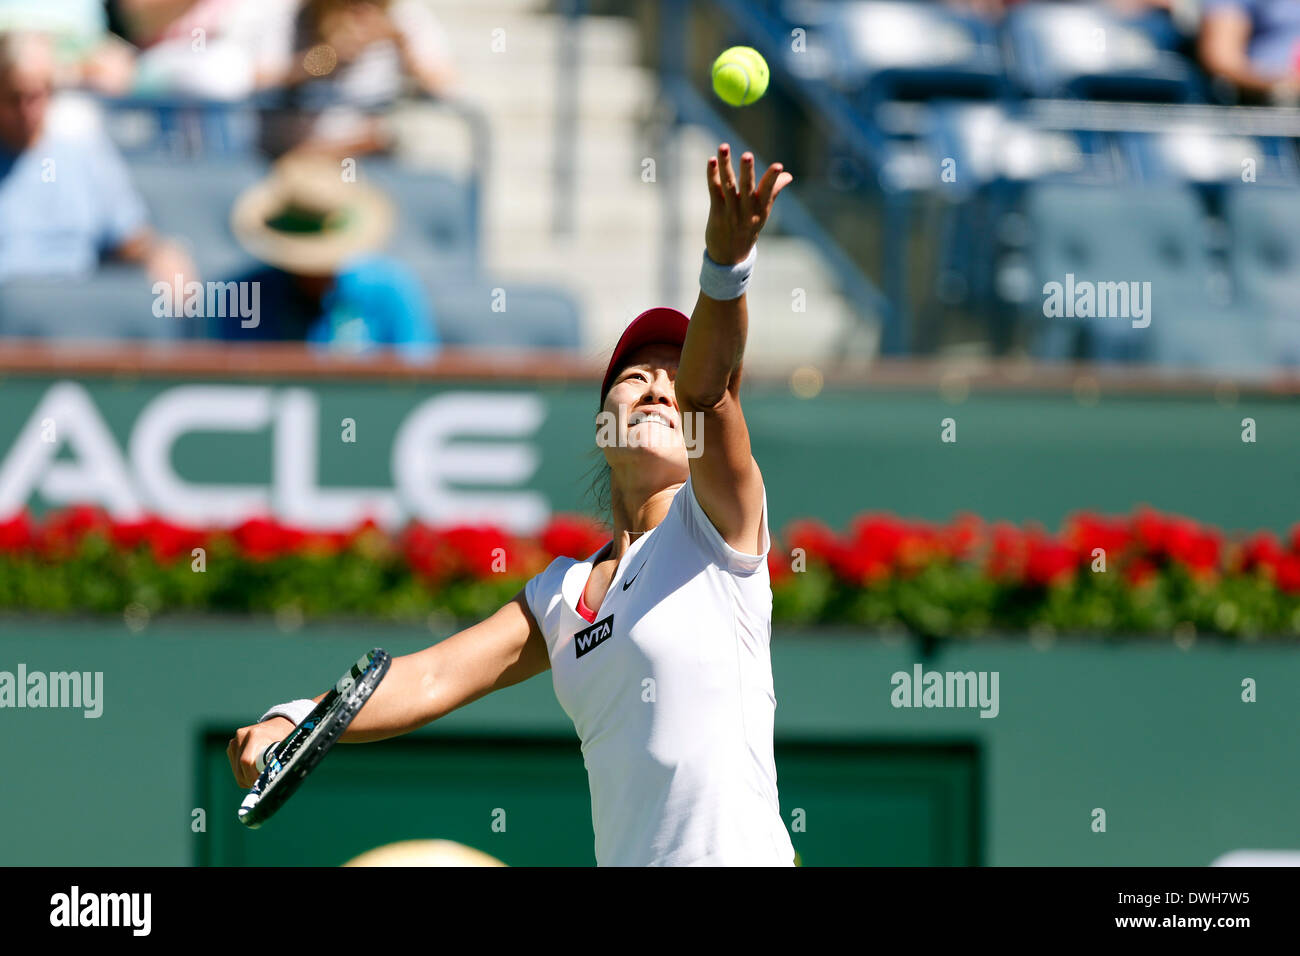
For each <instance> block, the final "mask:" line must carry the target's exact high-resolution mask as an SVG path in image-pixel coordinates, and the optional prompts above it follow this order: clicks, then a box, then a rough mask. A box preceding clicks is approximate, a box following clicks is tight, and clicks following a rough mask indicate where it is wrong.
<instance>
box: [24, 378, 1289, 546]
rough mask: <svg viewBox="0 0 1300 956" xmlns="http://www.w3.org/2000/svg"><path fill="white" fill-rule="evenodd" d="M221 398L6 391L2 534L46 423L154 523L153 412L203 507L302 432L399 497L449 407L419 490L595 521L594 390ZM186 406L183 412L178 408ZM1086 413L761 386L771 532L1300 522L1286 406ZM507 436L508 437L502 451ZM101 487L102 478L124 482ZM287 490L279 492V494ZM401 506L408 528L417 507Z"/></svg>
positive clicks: (1280, 526)
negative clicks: (878, 515)
mask: <svg viewBox="0 0 1300 956" xmlns="http://www.w3.org/2000/svg"><path fill="white" fill-rule="evenodd" d="M213 385H218V386H223V387H231V386H233V387H234V388H235V389H236V390H239V389H244V390H245V391H235V392H223V393H211V392H204V393H193V392H190V393H185V392H180V391H177V390H178V389H182V388H184V387H187V386H188V387H193V383H185V382H182V381H179V380H176V381H168V380H158V379H147V380H146V379H126V380H111V379H95V378H82V379H81V380H79V381H78V382H70V381H69V382H60V381H59V380H57V379H54V378H49V377H39V376H19V375H13V376H9V377H7V378H4V379H0V407H3V408H4V409H5V415H4V416H3V417H0V518H3V517H4V514H5V511H6V510H7V509H12V508H16V507H19V506H21V505H22V504H28V505H30V506H32V507H34V508H36V509H37V510H40V509H41V508H43V507H44V506H45V505H46V504H48V503H49V502H48V499H47V498H46V496H45V495H44V494H43V493H42V490H41V487H42V481H43V476H44V475H46V474H47V469H46V468H44V467H38V468H35V469H34V470H30V471H29V472H24V471H23V469H22V468H19V467H18V453H19V452H20V451H22V450H23V449H24V448H25V447H28V446H29V445H30V444H33V443H36V442H39V441H41V435H40V424H41V422H43V421H44V420H45V419H46V418H50V419H51V420H52V421H53V420H55V419H58V421H56V422H55V424H57V425H58V426H59V427H58V428H57V429H56V433H55V435H54V436H53V437H54V438H55V439H56V440H55V441H54V442H52V443H51V444H50V446H49V447H48V450H49V452H50V454H52V455H54V454H57V460H59V461H63V462H68V461H75V460H76V459H77V456H78V455H79V454H80V452H79V450H78V446H77V445H76V444H75V443H72V442H70V438H71V437H72V436H74V435H77V434H79V433H84V431H85V427H84V426H85V423H86V421H88V420H90V419H92V418H93V419H97V420H98V421H100V422H102V425H103V429H104V432H105V433H106V434H107V435H108V436H109V441H108V443H107V444H108V445H109V446H111V447H115V448H116V449H117V453H118V454H120V457H121V460H122V472H123V475H124V476H125V477H124V482H125V483H126V484H128V485H132V486H133V493H134V494H135V495H136V497H137V498H139V499H140V501H141V502H142V504H143V506H145V507H147V508H151V509H154V510H157V509H158V508H159V505H160V501H159V500H158V497H157V495H151V493H150V492H149V490H148V488H146V487H144V486H145V484H146V482H145V481H143V480H142V476H141V474H140V472H141V467H142V466H138V465H137V462H136V459H135V456H134V452H133V451H132V447H133V438H138V435H137V434H136V433H137V432H138V431H139V430H140V429H139V428H138V425H139V422H140V419H141V415H142V412H143V411H144V410H145V409H147V408H150V407H152V408H153V410H154V412H160V411H161V412H165V414H162V415H160V416H158V417H157V418H156V419H155V423H156V422H157V421H159V420H163V419H166V417H167V415H169V414H171V413H172V412H175V411H176V410H177V409H178V408H180V407H182V406H185V407H186V408H187V409H188V410H189V412H193V411H194V410H195V409H196V408H197V409H198V410H199V412H200V413H201V414H204V415H207V416H208V417H209V419H210V420H209V421H208V422H207V423H206V424H204V425H203V426H202V427H195V428H191V429H188V430H184V431H182V432H181V433H180V434H178V436H177V437H176V440H175V441H174V442H173V443H172V444H171V445H170V448H169V463H170V467H171V469H172V471H174V473H175V479H176V480H177V481H180V482H185V483H192V484H193V485H195V486H199V487H200V490H204V489H206V490H211V487H212V486H213V485H220V484H225V485H228V486H229V485H241V486H243V488H244V490H248V489H250V488H253V489H255V488H259V487H262V488H267V487H270V486H271V485H272V484H273V475H274V474H275V473H276V471H277V467H278V466H276V465H275V464H274V460H275V459H274V454H273V449H274V447H275V444H274V443H275V440H276V436H277V435H289V436H293V437H294V443H293V444H292V448H293V449H295V450H300V451H302V452H303V454H309V453H310V447H309V445H306V444H301V440H302V438H303V433H304V432H310V436H309V437H310V439H311V441H312V442H313V443H314V444H315V446H316V447H315V449H314V453H315V458H314V460H313V461H310V462H307V463H306V464H307V465H308V466H310V467H311V468H314V476H315V479H316V481H317V482H318V483H319V486H320V487H322V488H333V489H339V488H347V487H351V488H358V487H359V488H371V489H376V490H383V491H391V490H392V489H393V488H394V485H395V483H396V477H395V475H394V464H393V458H394V455H393V447H394V443H395V436H397V435H398V434H399V433H400V432H401V429H402V427H403V425H404V424H407V423H410V422H411V421H412V420H413V416H414V415H415V413H416V412H417V411H418V410H420V409H422V408H423V409H425V410H426V411H427V409H428V406H427V404H426V403H429V402H430V401H431V400H435V401H436V400H438V399H442V400H449V401H447V402H446V404H443V405H440V406H439V410H438V412H437V416H436V417H437V420H438V423H439V424H438V425H437V427H438V428H442V429H444V431H443V432H442V433H441V434H442V437H443V439H445V442H442V443H438V442H432V441H426V442H424V443H420V442H416V443H414V445H415V446H419V447H418V453H417V454H416V458H418V459H419V461H414V460H413V462H412V469H413V470H412V472H411V474H412V475H413V476H414V477H413V478H412V482H413V483H414V484H417V485H418V484H419V483H420V482H426V483H427V482H434V481H440V482H442V484H443V485H445V486H446V488H448V489H454V490H456V491H460V492H473V493H479V494H487V495H489V496H499V495H501V494H510V493H515V492H531V493H533V494H535V495H536V496H537V499H538V501H539V502H540V503H541V505H542V506H543V507H545V508H549V509H551V510H559V511H573V510H581V509H583V508H584V507H585V506H587V504H588V502H587V501H586V500H585V497H584V492H585V488H586V484H587V482H585V481H583V480H582V477H583V475H584V474H585V473H587V472H588V470H589V468H590V467H591V465H592V464H593V462H594V459H593V458H592V457H591V449H592V441H593V435H594V424H593V422H594V414H595V407H594V399H593V395H592V389H591V388H589V387H585V386H583V387H575V386H560V385H553V386H546V385H528V386H523V387H520V386H517V385H515V386H511V385H508V384H504V383H498V384H494V385H491V386H485V385H483V384H481V383H480V384H457V383H454V382H446V381H439V382H438V383H436V384H433V385H425V384H416V383H410V382H392V383H387V382H382V381H381V382H364V381H357V382H348V383H342V382H338V383H329V384H321V383H310V382H304V383H292V382H281V383H277V384H275V385H267V384H265V383H255V384H245V385H239V384H238V383H237V382H236V383H231V382H226V383H221V382H209V383H206V385H205V387H210V386H213ZM56 387H57V388H58V389H59V390H57V391H56V390H55V389H56ZM187 394H188V395H190V396H191V399H186V400H184V401H183V400H182V399H183V398H184V396H185V395H187ZM69 396H71V397H69ZM232 396H235V397H239V396H242V397H243V398H249V399H251V400H252V405H254V406H257V407H258V408H263V412H254V413H252V414H253V417H254V418H257V415H258V414H262V415H263V417H264V418H265V420H264V421H261V420H259V421H256V422H254V423H253V424H252V425H247V424H242V425H240V424H231V423H230V422H228V421H224V420H223V414H224V410H225V409H228V408H231V407H233V405H234V402H233V401H232ZM1084 397H1085V399H1087V400H1086V401H1084V402H1080V401H1078V400H1076V398H1075V397H1074V396H1073V395H1072V394H1068V393H1066V394H1062V393H1060V392H1052V393H1041V394H1035V393H1018V394H1007V393H999V392H985V391H974V392H971V393H970V394H968V395H965V396H964V397H963V398H962V400H960V401H956V400H952V401H950V400H946V399H945V398H944V397H942V395H941V394H939V393H938V392H937V391H935V390H920V389H909V390H891V391H870V390H848V389H842V388H841V389H829V388H828V389H827V390H825V391H823V392H821V393H820V394H819V395H817V396H816V397H815V398H811V399H797V398H794V397H793V396H792V395H791V393H790V391H789V389H787V388H781V387H775V386H771V385H766V386H761V385H756V386H754V387H747V388H746V391H745V393H744V402H745V410H746V417H747V419H748V421H749V424H750V428H751V431H752V434H753V445H754V452H755V455H756V457H757V458H758V461H759V464H760V465H761V466H762V467H763V470H764V475H765V477H766V481H767V487H768V501H769V506H770V508H771V514H772V518H773V520H774V522H775V523H776V525H777V526H778V527H780V526H782V525H784V524H785V523H786V522H787V521H789V520H790V519H792V518H798V517H820V518H823V519H825V520H827V521H829V522H831V523H833V524H839V523H841V522H844V521H845V520H846V519H848V518H850V517H851V516H853V515H856V514H858V513H860V512H862V511H865V510H877V509H878V510H889V511H894V512H897V513H899V514H902V515H905V516H910V517H919V518H928V519H944V518H948V517H950V516H951V515H953V514H954V513H956V512H958V511H962V510H969V511H974V512H976V513H978V514H981V515H983V516H985V517H986V518H1005V519H1010V520H1014V521H1023V520H1026V519H1036V520H1039V521H1043V522H1045V523H1047V524H1048V525H1049V526H1052V527H1055V526H1056V525H1057V524H1058V523H1059V522H1060V520H1061V519H1062V518H1063V517H1065V516H1066V515H1067V514H1069V513H1070V512H1071V511H1074V510H1076V509H1083V508H1088V509H1099V510H1102V511H1104V512H1112V513H1115V512H1127V511H1128V510H1130V509H1131V508H1132V507H1133V506H1134V505H1136V504H1139V503H1149V504H1151V505H1153V506H1155V507H1157V508H1161V509H1166V510H1170V511H1175V512H1179V513H1182V514H1187V515H1191V516H1193V517H1197V518H1200V519H1203V520H1206V521H1210V522H1213V523H1215V524H1219V525H1222V526H1224V527H1226V528H1228V529H1240V530H1254V529H1257V528H1274V529H1277V530H1284V529H1286V528H1289V527H1290V526H1291V525H1292V524H1293V523H1294V522H1295V521H1296V520H1297V519H1298V518H1300V514H1298V513H1297V510H1296V490H1297V484H1298V481H1300V458H1298V457H1297V455H1296V452H1295V449H1296V441H1297V438H1300V404H1297V403H1296V402H1295V401H1294V400H1293V399H1288V398H1285V397H1270V396H1267V395H1264V394H1249V395H1245V394H1243V395H1242V396H1241V397H1240V398H1239V399H1235V400H1233V401H1232V402H1231V403H1225V402H1222V401H1218V400H1216V399H1215V398H1214V396H1213V395H1212V394H1209V393H1207V394H1198V395H1189V394H1182V395H1162V396H1157V395H1145V396H1144V395H1134V394H1128V395H1114V396H1111V395H1106V396H1103V397H1101V398H1100V399H1097V400H1095V401H1094V400H1093V399H1092V398H1088V396H1087V395H1086V394H1085V396H1084ZM56 398H57V399H58V401H55V399H56ZM503 398H504V399H505V400H506V401H507V402H510V401H515V402H517V403H518V404H517V405H511V406H509V409H508V410H503V406H500V405H497V406H493V405H489V404H484V402H485V400H501V399H503ZM240 400H242V398H241V399H240ZM187 403H188V404H187ZM259 403H260V404H259ZM1247 417H1249V418H1252V419H1253V420H1254V422H1255V436H1256V441H1254V442H1243V441H1242V431H1243V428H1242V424H1241V422H1242V420H1243V419H1244V418H1247ZM947 418H952V419H953V420H954V422H955V429H956V439H957V440H956V441H955V442H952V443H945V442H942V441H941V440H940V435H941V428H942V425H941V423H942V422H943V420H944V419H947ZM345 419H350V420H351V421H352V422H353V423H354V425H355V429H354V431H355V438H356V440H355V441H354V442H345V441H343V440H342V438H341V436H342V432H343V429H342V423H343V421H344V420H345ZM485 423H492V424H490V425H488V424H485ZM498 427H504V428H505V432H504V433H502V432H500V431H498V432H497V433H496V434H492V433H491V431H492V429H493V428H498ZM24 429H26V431H25V430H24ZM79 430H80V431H79ZM704 440H705V441H707V440H708V436H707V435H705V436H704ZM413 447H414V446H413ZM485 449H487V450H488V451H489V453H492V452H493V450H495V453H500V452H501V451H502V449H507V451H506V454H507V455H515V456H517V457H516V458H514V459H512V461H513V465H512V466H507V465H506V464H505V463H504V460H502V459H498V460H497V461H496V462H495V463H493V464H491V465H490V466H488V467H486V468H479V467H477V466H476V465H475V464H474V463H473V462H472V461H471V460H469V459H467V458H465V457H463V456H462V453H464V452H482V451H484V450H485ZM295 453H296V452H295ZM458 456H461V457H458ZM6 464H7V465H8V467H7V468H5V467H4V466H5V465H6ZM300 464H301V462H300ZM511 467H514V468H516V469H517V475H518V477H516V478H510V479H506V480H505V481H504V483H503V484H496V485H493V484H488V483H487V482H486V481H485V479H484V475H487V476H491V480H500V476H501V475H502V474H504V473H505V472H507V471H509V470H510V468H511ZM421 469H423V470H421ZM96 470H97V473H98V474H99V475H101V476H102V475H104V474H107V473H109V472H110V471H112V470H113V469H112V468H109V467H97V469H96ZM281 471H283V469H282V468H281ZM24 475H26V477H24ZM156 477H157V476H155V478H156ZM168 480H170V478H168ZM276 480H281V481H285V480H287V479H285V477H284V475H283V474H281V475H280V476H279V479H276ZM227 490H229V489H227ZM282 490H283V489H282ZM218 497H219V496H218ZM398 497H399V499H402V495H399V496H398ZM274 498H275V495H274V494H273V495H272V499H273V504H274V503H275V502H274ZM492 500H496V499H489V501H492ZM401 503H402V505H403V506H404V507H407V508H408V510H411V509H412V508H414V505H413V504H412V503H411V502H410V501H405V500H402V501H401ZM489 510H491V506H489ZM452 513H453V514H454V513H460V512H459V511H458V509H457V508H453V509H452ZM496 513H498V514H504V513H505V509H498V511H497V512H496Z"/></svg>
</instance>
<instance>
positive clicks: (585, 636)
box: [573, 614, 614, 657]
mask: <svg viewBox="0 0 1300 956" xmlns="http://www.w3.org/2000/svg"><path fill="white" fill-rule="evenodd" d="M613 636H614V615H613V614H611V615H610V616H609V617H607V618H605V619H604V620H603V621H597V622H596V623H595V624H593V625H591V627H589V628H586V629H585V630H582V631H579V632H578V633H577V634H574V635H573V646H574V647H575V648H576V649H577V652H578V657H581V656H582V655H583V654H587V653H589V652H591V651H592V650H594V649H595V648H597V647H599V646H600V645H601V644H603V643H605V642H606V641H607V640H609V639H610V638H611V637H613Z"/></svg>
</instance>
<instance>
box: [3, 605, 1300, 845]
mask: <svg viewBox="0 0 1300 956" xmlns="http://www.w3.org/2000/svg"><path fill="white" fill-rule="evenodd" d="M441 636H443V635H434V634H431V633H428V632H422V631H419V630H415V629H409V628H408V629H402V628H381V627H376V626H374V625H370V624H357V625H344V624H340V623H331V624H309V625H308V626H307V627H306V628H304V629H302V630H301V631H298V632H295V633H292V634H285V633H281V632H280V631H278V630H277V629H276V627H275V626H274V624H273V623H272V622H269V621H264V620H251V621H250V620H229V621H226V620H219V619H197V620H189V621H175V620H166V619H161V620H156V621H153V622H151V624H150V625H149V626H148V627H147V628H146V629H145V630H144V631H143V632H141V633H131V632H129V631H128V630H127V629H126V627H125V626H124V625H123V624H121V623H119V622H116V621H111V622H106V621H33V620H14V619H5V620H0V670H7V671H14V670H15V669H16V667H17V665H18V664H19V663H23V664H25V665H26V667H27V669H28V671H29V672H30V671H45V672H49V671H61V670H78V671H102V672H103V674H104V709H103V714H102V716H101V717H99V718H97V719H87V718H85V717H84V716H83V715H82V714H81V712H80V711H74V710H52V709H43V710H37V709H22V710H18V709H9V708H6V709H0V768H3V778H2V779H0V863H4V864H55V865H72V864H89V865H141V864H161V865H190V864H195V863H200V862H210V863H273V862H280V863H290V862H314V863H336V862H342V860H343V859H346V858H348V857H349V856H350V855H352V854H353V853H354V852H359V851H360V850H362V849H367V848H369V847H370V846H373V845H377V844H378V843H382V842H388V841H390V840H393V839H401V838H415V837H438V836H441V837H448V838H452V839H458V840H460V841H461V842H466V843H469V844H470V845H473V846H476V847H478V848H480V849H483V850H485V851H487V852H489V853H494V854H495V855H497V856H499V857H501V858H502V859H504V860H506V861H507V862H510V863H515V864H521V863H534V862H553V863H576V864H582V863H584V862H586V863H589V862H591V855H590V854H591V830H590V812H589V810H590V808H589V803H588V798H587V794H586V789H585V778H584V772H583V768H582V761H581V755H580V753H579V750H578V744H577V739H576V737H575V736H574V734H573V730H572V727H571V726H570V725H569V724H568V722H567V720H566V718H565V716H564V714H563V712H562V711H561V710H560V708H559V706H558V704H557V703H556V702H555V698H554V694H553V692H552V688H551V685H550V681H549V678H548V676H546V675H542V676H539V677H538V678H535V679H533V680H531V681H528V682H526V683H524V684H522V685H519V686H517V687H514V688H511V689H509V690H507V691H504V692H501V693H499V694H494V695H491V696H489V697H487V698H484V699H483V700H480V701H478V702H476V703H474V704H473V705H471V706H469V707H467V708H464V709H462V710H461V711H458V712H456V713H454V714H452V715H449V716H448V717H447V718H446V719H445V720H442V721H439V722H437V723H435V724H433V725H431V726H429V727H427V728H424V729H423V730H422V731H420V732H418V733H417V734H414V735H411V736H409V737H407V738H403V739H402V740H399V741H393V742H385V743H379V744H368V745H364V746H345V747H343V748H341V749H340V750H339V751H338V752H337V754H336V755H332V756H331V759H330V761H328V762H327V763H328V766H323V767H322V771H323V775H322V776H321V777H320V779H315V778H313V780H312V781H310V782H309V783H308V784H307V785H306V786H305V787H304V789H303V791H302V793H301V794H300V795H299V796H298V797H296V798H295V802H294V803H293V804H291V805H290V806H289V807H287V808H286V810H285V813H284V816H283V818H277V819H276V820H273V821H272V822H271V823H270V824H268V826H267V827H266V828H264V829H263V830H262V831H259V832H258V833H251V834H250V833H242V832H240V831H239V829H238V824H237V823H235V808H236V807H237V805H238V802H239V798H240V796H241V794H240V792H239V791H238V790H237V788H236V787H235V785H234V783H233V781H232V780H231V779H230V777H229V774H228V771H226V770H225V769H224V766H223V765H224V761H225V755H224V741H225V740H226V739H228V736H229V734H230V732H231V731H232V730H233V729H234V728H235V727H237V726H240V725H242V724H244V723H247V722H250V721H251V720H253V719H255V718H256V717H257V715H258V714H259V713H261V710H262V709H263V708H264V707H265V706H267V705H269V704H270V703H273V702H275V701H278V700H282V699H286V698H289V697H296V696H305V695H310V694H314V693H317V692H319V691H320V690H322V689H324V688H325V687H326V686H327V685H328V684H329V683H330V682H331V681H332V680H334V678H336V677H337V675H338V672H339V671H340V670H341V667H342V666H343V665H344V664H346V663H347V662H348V661H349V660H351V659H354V658H355V657H356V656H357V654H358V653H359V651H361V650H364V649H365V648H368V647H370V646H373V645H381V646H384V647H387V648H388V649H389V650H390V651H392V652H394V653H407V652H410V651H413V650H415V649H417V648H419V647H422V646H424V645H426V644H428V643H430V642H432V641H433V640H435V639H437V638H439V637H441ZM918 662H920V663H923V664H924V667H925V668H926V669H927V670H939V671H949V670H952V671H977V672H979V671H984V672H996V673H997V674H998V675H999V697H1000V700H999V712H998V715H997V716H996V717H994V718H991V719H990V718H981V717H980V716H979V712H978V711H977V710H974V709H956V708H952V709H925V708H921V709H910V708H895V707H894V706H893V705H892V703H891V692H892V690H893V687H892V684H891V679H890V678H891V675H892V674H893V673H895V672H897V671H906V672H909V673H910V672H911V670H912V668H913V665H914V664H916V663H918ZM773 667H774V673H775V680H776V690H777V698H778V702H779V703H778V709H777V720H776V734H777V743H778V760H777V763H778V774H779V776H780V789H781V798H782V808H781V809H782V814H783V816H784V818H785V820H786V823H787V826H790V827H791V828H792V830H793V831H794V832H792V839H793V841H794V844H795V847H796V849H798V850H799V851H800V853H801V854H802V855H803V857H804V860H805V862H806V863H807V864H808V865H817V864H830V863H845V862H849V863H852V862H861V863H898V864H911V863H933V862H939V863H966V862H982V863H988V864H995V865H1006V864H1031V865H1033V864H1062V863H1069V864H1083V865H1131V864H1150V865H1159V864H1170V865H1202V864H1207V863H1209V862H1211V861H1212V860H1213V859H1215V858H1216V857H1218V856H1219V855H1221V854H1223V853H1226V852H1228V851H1230V850H1234V849H1242V848H1252V849H1300V823H1298V822H1297V817H1296V814H1295V794H1296V793H1297V792H1300V762H1297V761H1296V760H1295V733H1296V726H1297V704H1296V697H1295V688H1296V687H1297V686H1300V656H1297V654H1296V653H1295V651H1294V648H1293V647H1291V646H1275V645H1268V644H1259V645H1254V646H1252V645H1227V644H1217V643H1209V642H1205V641H1201V642H1198V643H1195V644H1193V645H1191V646H1190V647H1186V648H1179V647H1176V646H1174V645H1172V644H1168V643H1163V642H1160V643H1145V642H1137V643H1101V642H1097V643H1090V642H1071V643H1064V642H1062V643H1057V644H1050V645H1042V644H1038V645H1035V644H1031V643H1029V642H1026V641H1011V640H1008V641H987V642H980V643H969V644H964V643H963V644H952V645H944V646H942V647H941V648H940V650H939V651H938V652H937V653H936V654H935V655H934V656H933V657H931V658H929V659H926V660H924V661H922V659H921V658H920V657H918V647H917V646H916V645H915V644H914V643H913V642H911V641H908V640H904V639H882V638H866V637H862V636H857V635H853V634H850V633H844V634H827V633H820V634H809V633H790V632H781V631H778V633H777V635H776V636H775V638H774V641H773ZM1247 678H1250V679H1252V680H1254V681H1255V682H1256V684H1257V694H1258V699H1257V701H1256V702H1254V703H1247V702H1243V700H1242V682H1243V680H1245V679H1247ZM335 756H337V757H338V759H337V760H336V759H335ZM381 784H382V785H381ZM497 808H503V809H504V810H505V811H506V814H507V817H506V819H507V827H506V831H505V832H504V833H497V832H494V831H493V829H492V826H491V823H492V819H493V817H492V814H493V811H494V810H496V809H497ZM1097 809H1101V810H1104V812H1105V819H1106V829H1105V832H1095V831H1094V829H1093V822H1094V817H1095V814H1094V811H1095V810H1097ZM199 810H201V811H203V814H202V816H201V817H200V815H197V814H196V811H199ZM200 819H201V820H202V822H203V824H204V827H203V830H202V832H196V831H195V827H196V826H197V825H198V824H197V822H196V821H199V820H200ZM796 820H798V821H799V823H798V824H797V825H796ZM322 821H323V823H322ZM358 821H379V824H378V825H377V826H376V828H375V829H373V830H371V829H368V828H367V829H361V828H359V825H358ZM277 824H280V825H279V826H277Z"/></svg>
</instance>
